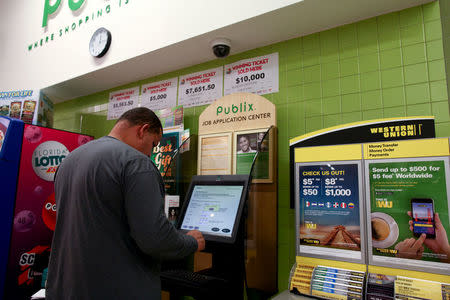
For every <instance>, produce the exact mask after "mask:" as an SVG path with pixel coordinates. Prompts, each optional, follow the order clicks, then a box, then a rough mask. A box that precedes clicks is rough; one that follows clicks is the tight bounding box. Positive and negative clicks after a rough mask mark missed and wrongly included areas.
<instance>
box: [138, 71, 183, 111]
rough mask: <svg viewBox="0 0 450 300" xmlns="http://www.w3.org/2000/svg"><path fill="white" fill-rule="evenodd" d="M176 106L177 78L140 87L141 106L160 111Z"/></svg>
mask: <svg viewBox="0 0 450 300" xmlns="http://www.w3.org/2000/svg"><path fill="white" fill-rule="evenodd" d="M176 105H177V78H172V79H168V80H163V81H159V82H152V83H149V84H146V85H143V86H142V94H141V106H144V107H147V108H150V109H151V110H160V109H164V108H169V107H174V106H176Z"/></svg>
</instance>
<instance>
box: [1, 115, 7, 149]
mask: <svg viewBox="0 0 450 300" xmlns="http://www.w3.org/2000/svg"><path fill="white" fill-rule="evenodd" d="M8 126H9V120H8V119H5V118H0V152H1V151H2V146H3V142H4V140H5V137H6V132H7V131H8Z"/></svg>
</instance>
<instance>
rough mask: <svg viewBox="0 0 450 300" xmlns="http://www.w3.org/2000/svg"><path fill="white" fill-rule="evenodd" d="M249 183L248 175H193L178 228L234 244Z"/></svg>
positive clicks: (209, 238) (209, 239)
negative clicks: (199, 232) (196, 231)
mask: <svg viewBox="0 0 450 300" xmlns="http://www.w3.org/2000/svg"><path fill="white" fill-rule="evenodd" d="M248 182H249V176H248V175H202V176H194V177H193V178H192V181H191V184H190V186H189V190H188V192H187V196H186V199H185V201H184V204H183V208H182V211H181V215H180V221H179V223H178V227H179V229H180V230H181V231H185V232H188V231H190V230H199V231H201V232H202V234H203V236H204V238H205V240H206V241H213V242H219V243H227V244H232V243H234V242H235V241H236V237H237V234H238V228H239V222H240V219H241V215H242V211H243V208H244V204H245V198H246V194H247V188H248Z"/></svg>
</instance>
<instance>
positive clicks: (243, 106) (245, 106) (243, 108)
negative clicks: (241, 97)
mask: <svg viewBox="0 0 450 300" xmlns="http://www.w3.org/2000/svg"><path fill="white" fill-rule="evenodd" d="M253 110H254V108H253V104H251V103H247V102H244V103H242V102H241V103H239V105H234V104H232V105H231V106H225V107H224V106H222V105H219V106H218V107H217V109H216V116H218V115H220V114H223V113H225V114H226V115H228V114H229V113H234V114H235V113H238V112H240V113H242V112H247V111H248V112H250V111H253Z"/></svg>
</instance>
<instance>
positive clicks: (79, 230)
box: [46, 137, 197, 300]
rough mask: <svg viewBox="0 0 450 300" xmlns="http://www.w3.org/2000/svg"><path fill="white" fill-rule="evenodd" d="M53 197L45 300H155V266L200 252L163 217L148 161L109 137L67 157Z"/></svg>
mask: <svg viewBox="0 0 450 300" xmlns="http://www.w3.org/2000/svg"><path fill="white" fill-rule="evenodd" d="M55 194H56V206H57V223H56V229H55V234H54V237H53V243H52V251H51V255H50V263H49V272H48V280H47V290H46V299H50V300H62V299H160V297H161V288H160V287H161V283H160V278H159V274H160V261H161V260H162V259H171V258H181V257H183V256H187V255H189V254H191V253H193V252H194V251H195V250H196V249H197V242H196V241H195V239H194V238H193V237H191V236H188V235H185V234H181V233H179V232H178V231H177V230H176V229H175V228H174V227H173V225H172V224H170V222H169V221H168V220H167V218H166V216H165V215H164V210H163V206H164V200H163V195H164V186H163V182H162V178H161V175H160V174H159V171H158V170H157V168H156V167H155V166H154V164H153V163H152V162H151V160H150V158H148V157H147V156H145V155H144V154H142V153H140V152H139V151H137V150H136V149H134V148H132V147H130V146H129V145H127V144H125V143H123V142H121V141H119V140H117V139H114V138H112V137H103V138H100V139H98V140H95V141H92V142H89V143H88V144H86V145H83V146H81V147H79V148H77V149H76V150H74V151H73V152H72V153H70V154H69V155H68V156H67V157H66V158H65V159H64V161H63V162H62V163H61V165H60V167H59V170H58V172H57V175H56V179H55Z"/></svg>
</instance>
